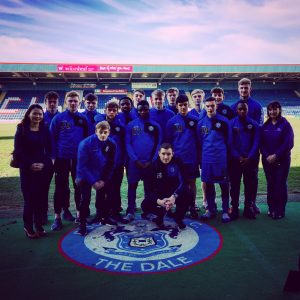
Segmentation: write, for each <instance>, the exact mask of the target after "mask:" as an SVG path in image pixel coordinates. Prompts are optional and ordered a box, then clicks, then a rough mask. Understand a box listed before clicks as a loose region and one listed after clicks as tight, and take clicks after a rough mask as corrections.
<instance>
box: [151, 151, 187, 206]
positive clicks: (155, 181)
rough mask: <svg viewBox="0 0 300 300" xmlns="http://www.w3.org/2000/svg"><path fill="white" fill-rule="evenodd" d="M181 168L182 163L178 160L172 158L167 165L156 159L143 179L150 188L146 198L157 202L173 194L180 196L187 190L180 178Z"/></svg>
mask: <svg viewBox="0 0 300 300" xmlns="http://www.w3.org/2000/svg"><path fill="white" fill-rule="evenodd" d="M182 168H183V165H182V161H181V160H180V159H179V158H176V157H173V158H172V160H171V161H170V162H169V163H168V164H164V163H162V162H161V160H160V158H159V157H158V158H157V159H156V160H155V161H154V162H152V164H151V166H150V169H149V171H148V172H147V176H146V179H145V180H146V181H147V182H148V184H149V187H151V188H150V190H149V195H147V197H149V198H150V199H156V200H157V199H158V198H160V199H163V198H168V197H170V196H171V195H172V194H174V193H176V194H177V195H178V196H181V195H182V194H183V193H184V191H185V190H186V189H187V187H186V186H185V184H184V179H183V177H182V174H184V173H183V169H182Z"/></svg>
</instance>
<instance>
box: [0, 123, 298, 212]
mask: <svg viewBox="0 0 300 300" xmlns="http://www.w3.org/2000/svg"><path fill="white" fill-rule="evenodd" d="M289 121H290V122H291V124H292V126H293V129H294V133H295V147H294V149H293V150H292V163H291V170H290V174H289V180H288V187H289V193H300V179H299V178H300V149H299V145H300V119H299V118H291V119H289ZM15 130H16V124H0V133H1V134H0V158H1V159H0V210H1V211H2V214H3V212H4V211H5V212H6V213H7V214H8V215H11V213H12V212H13V211H17V214H19V213H20V211H21V209H22V194H21V191H20V182H19V170H18V169H13V168H11V167H10V166H9V159H10V153H11V152H12V150H13V138H14V134H15ZM197 190H198V191H197V197H198V198H199V199H202V192H201V184H200V180H199V179H198V180H197ZM53 191H54V184H53V182H52V184H51V188H50V194H49V203H50V206H51V208H52V205H51V203H52V196H53ZM217 193H218V195H219V193H220V191H219V189H218V188H217ZM121 194H122V201H123V207H124V208H126V204H127V180H126V176H124V179H123V184H122V190H121ZM258 194H259V195H265V194H266V179H265V176H264V173H263V170H262V167H261V165H260V169H259V186H258ZM142 197H143V188H142V184H141V183H140V184H139V187H138V190H137V198H138V199H139V200H138V201H137V202H138V205H139V204H140V201H141V199H142ZM260 199H265V197H260ZM199 201H200V200H199ZM260 201H263V200H260ZM6 213H4V215H7V214H6Z"/></svg>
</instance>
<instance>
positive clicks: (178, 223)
mask: <svg viewBox="0 0 300 300" xmlns="http://www.w3.org/2000/svg"><path fill="white" fill-rule="evenodd" d="M175 222H176V224H177V225H178V227H179V228H180V229H185V228H186V225H185V224H184V222H183V220H175Z"/></svg>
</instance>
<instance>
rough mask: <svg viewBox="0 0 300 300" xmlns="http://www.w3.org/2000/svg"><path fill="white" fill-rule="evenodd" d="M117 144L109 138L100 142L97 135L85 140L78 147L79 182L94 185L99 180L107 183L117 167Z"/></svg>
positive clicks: (77, 172)
mask: <svg viewBox="0 0 300 300" xmlns="http://www.w3.org/2000/svg"><path fill="white" fill-rule="evenodd" d="M115 156H116V144H115V142H114V141H113V140H112V139H111V138H110V137H108V139H107V140H106V141H100V140H99V139H98V137H97V135H96V134H93V135H91V136H89V137H87V138H86V139H84V140H83V141H82V142H81V143H80V144H79V147H78V162H77V169H76V178H77V180H85V181H87V182H88V183H89V184H90V185H93V184H94V183H95V182H97V181H98V180H103V181H104V182H107V181H108V180H109V179H110V177H111V175H112V173H113V171H114V167H115V159H116V157H115Z"/></svg>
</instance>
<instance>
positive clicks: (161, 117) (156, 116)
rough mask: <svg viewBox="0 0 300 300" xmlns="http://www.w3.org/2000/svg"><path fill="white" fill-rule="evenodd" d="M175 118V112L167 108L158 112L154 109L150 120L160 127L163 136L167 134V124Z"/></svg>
mask: <svg viewBox="0 0 300 300" xmlns="http://www.w3.org/2000/svg"><path fill="white" fill-rule="evenodd" d="M174 116H175V114H174V112H172V111H171V110H169V109H166V108H164V109H161V110H158V109H156V108H154V107H152V108H151V109H150V118H151V119H152V120H153V121H155V122H157V123H158V124H159V125H160V127H161V130H162V133H163V134H164V132H165V128H166V125H167V122H168V121H169V120H170V119H171V118H172V117H174Z"/></svg>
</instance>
